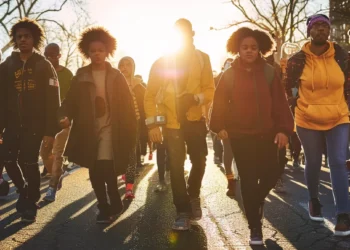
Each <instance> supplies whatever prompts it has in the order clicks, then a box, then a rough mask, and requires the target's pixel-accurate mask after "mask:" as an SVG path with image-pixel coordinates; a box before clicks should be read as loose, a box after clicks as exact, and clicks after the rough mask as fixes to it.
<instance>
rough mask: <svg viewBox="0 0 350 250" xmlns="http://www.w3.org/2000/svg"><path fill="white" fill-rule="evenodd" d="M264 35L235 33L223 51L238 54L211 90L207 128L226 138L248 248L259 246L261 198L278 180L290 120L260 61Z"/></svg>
mask: <svg viewBox="0 0 350 250" xmlns="http://www.w3.org/2000/svg"><path fill="white" fill-rule="evenodd" d="M274 46H275V44H274V41H273V39H272V38H271V37H270V35H269V34H267V33H265V32H263V31H260V30H252V29H250V28H240V29H238V30H237V31H235V32H234V33H233V34H232V36H231V37H230V38H229V40H228V42H227V51H228V52H230V53H232V54H233V55H237V57H236V59H235V60H234V62H233V63H232V65H231V67H230V68H229V69H227V70H226V71H225V72H224V74H223V76H222V77H221V79H220V82H219V85H218V87H217V89H216V92H215V96H214V102H213V110H212V114H211V121H210V128H211V130H212V131H213V132H215V133H217V134H218V136H219V137H220V138H221V139H227V138H229V139H230V141H231V146H232V151H233V155H234V158H235V160H236V164H237V168H238V172H239V175H240V180H241V190H242V198H243V205H244V209H245V214H246V217H247V220H248V224H249V228H250V232H251V235H250V244H251V245H262V244H263V236H262V217H263V206H264V200H265V198H266V196H267V195H268V193H269V192H270V190H271V189H272V188H273V187H274V186H275V184H276V182H277V179H278V178H279V173H280V171H279V166H278V153H277V152H278V149H279V148H283V147H285V145H286V144H287V142H288V135H290V134H291V133H292V132H293V117H292V115H291V112H290V110H289V107H288V103H287V100H286V97H285V94H284V90H283V87H282V84H281V82H280V77H279V75H278V74H277V72H275V69H274V68H273V67H272V66H270V65H269V64H268V63H267V62H266V61H265V59H264V57H266V56H268V55H269V54H271V53H272V51H273V49H274Z"/></svg>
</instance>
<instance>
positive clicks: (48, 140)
mask: <svg viewBox="0 0 350 250" xmlns="http://www.w3.org/2000/svg"><path fill="white" fill-rule="evenodd" d="M54 141H55V138H54V137H51V136H44V137H43V146H44V147H45V148H52V146H53V142H54Z"/></svg>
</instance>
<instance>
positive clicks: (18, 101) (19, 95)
mask: <svg viewBox="0 0 350 250" xmlns="http://www.w3.org/2000/svg"><path fill="white" fill-rule="evenodd" d="M26 62H27V61H25V62H23V66H22V91H21V92H20V93H18V96H17V106H18V117H19V125H20V128H21V129H22V127H23V124H22V114H21V113H22V112H21V108H22V104H23V103H21V96H22V94H23V92H24V67H25V65H26ZM22 101H23V100H22Z"/></svg>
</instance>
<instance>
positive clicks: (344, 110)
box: [295, 42, 349, 130]
mask: <svg viewBox="0 0 350 250" xmlns="http://www.w3.org/2000/svg"><path fill="white" fill-rule="evenodd" d="M302 50H303V51H304V52H305V55H306V63H305V67H304V70H303V73H302V75H301V77H300V86H299V99H298V105H297V107H296V109H295V122H296V125H297V126H299V127H302V128H307V129H313V130H329V129H332V128H333V127H335V126H337V125H339V124H343V123H349V117H348V115H349V110H348V106H347V103H346V101H345V97H344V81H345V79H344V74H343V72H342V70H341V68H340V67H339V65H338V63H337V62H336V61H335V59H334V54H335V50H334V44H333V43H332V42H329V49H328V50H327V51H326V52H325V53H323V54H322V55H320V56H316V55H315V54H313V53H312V52H311V51H310V43H306V44H305V45H304V47H303V49H302Z"/></svg>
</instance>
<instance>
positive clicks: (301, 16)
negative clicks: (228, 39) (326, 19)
mask: <svg viewBox="0 0 350 250" xmlns="http://www.w3.org/2000/svg"><path fill="white" fill-rule="evenodd" d="M230 3H231V4H232V5H233V6H234V8H235V9H236V10H238V11H239V12H240V14H241V20H240V21H233V22H232V23H231V24H229V25H228V26H226V27H223V28H220V29H225V28H229V27H232V26H237V25H241V24H245V23H248V24H253V25H255V26H256V27H258V28H260V29H263V30H266V31H268V32H270V33H273V34H275V35H276V37H277V38H278V39H279V41H278V43H279V44H281V43H284V42H286V41H289V42H295V41H296V36H295V35H296V33H297V34H298V37H299V38H301V39H304V38H306V36H305V32H304V31H303V30H302V29H301V25H305V21H306V19H307V16H308V15H309V14H310V13H308V11H309V7H310V6H311V5H312V4H313V5H315V3H313V1H312V0H231V1H230ZM315 8H317V7H315V6H314V8H313V14H315V13H316V12H320V11H322V7H321V6H320V7H319V8H317V11H315ZM212 29H215V28H212Z"/></svg>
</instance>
